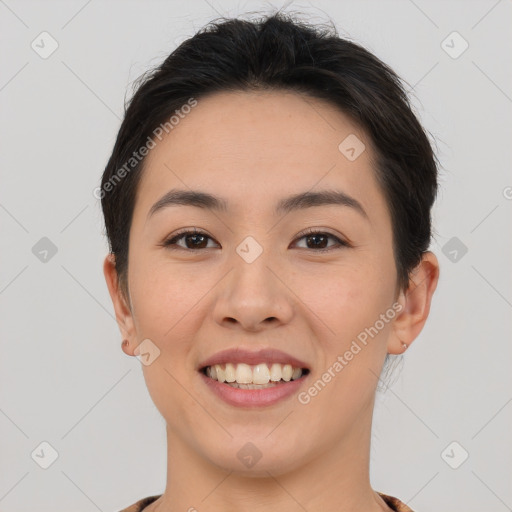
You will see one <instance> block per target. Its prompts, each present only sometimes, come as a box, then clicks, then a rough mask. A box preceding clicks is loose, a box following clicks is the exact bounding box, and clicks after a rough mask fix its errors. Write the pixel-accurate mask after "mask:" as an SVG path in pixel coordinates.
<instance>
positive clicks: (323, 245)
mask: <svg viewBox="0 0 512 512" xmlns="http://www.w3.org/2000/svg"><path fill="white" fill-rule="evenodd" d="M316 238H323V239H324V241H325V239H326V237H325V236H323V235H311V236H309V237H308V242H309V241H310V240H311V239H316ZM315 246H316V247H318V245H317V244H315ZM324 247H325V244H322V249H323V248H324Z"/></svg>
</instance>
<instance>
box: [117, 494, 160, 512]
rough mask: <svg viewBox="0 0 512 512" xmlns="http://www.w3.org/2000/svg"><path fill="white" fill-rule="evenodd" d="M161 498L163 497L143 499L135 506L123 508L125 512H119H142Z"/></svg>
mask: <svg viewBox="0 0 512 512" xmlns="http://www.w3.org/2000/svg"><path fill="white" fill-rule="evenodd" d="M160 496H162V495H161V494H158V495H156V496H148V497H147V498H142V499H141V500H139V501H137V502H136V503H134V504H133V505H130V506H129V507H127V508H123V510H120V511H119V512H142V511H143V510H144V508H145V507H147V506H148V505H150V504H151V503H153V502H154V501H156V500H157V499H158V498H160Z"/></svg>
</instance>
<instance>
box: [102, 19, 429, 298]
mask: <svg viewBox="0 0 512 512" xmlns="http://www.w3.org/2000/svg"><path fill="white" fill-rule="evenodd" d="M136 85H137V86H138V89H137V91H136V93H135V94H134V95H133V97H132V98H131V100H130V101H129V103H128V106H127V107H126V106H125V117H124V120H123V122H122V124H121V127H120V130H119V133H118V135H117V140H116V143H115V146H114V149H113V152H112V155H111V156H110V159H109V161H108V163H107V166H106V168H105V171H104V173H103V177H102V181H101V193H100V197H101V205H102V208H103V214H104V217H105V225H106V233H107V237H108V240H109V244H110V250H111V252H112V253H114V254H115V261H116V270H117V273H118V276H119V282H120V286H121V289H122V291H123V292H124V293H125V295H126V296H127V297H129V294H128V285H127V273H128V246H129V232H130V226H131V222H132V215H133V210H134V205H135V199H136V193H137V187H138V183H139V181H140V178H141V174H142V169H143V164H144V158H141V157H140V156H139V150H140V149H141V148H143V147H144V146H145V145H147V144H148V142H149V141H150V139H151V135H152V134H154V133H155V128H157V127H158V126H159V125H163V124H164V123H166V122H167V123H168V120H169V118H170V117H171V116H172V115H173V114H174V113H179V110H180V109H181V108H183V106H184V105H187V104H190V99H191V98H194V99H195V100H197V99H199V98H201V97H205V96H206V95H207V94H211V93H214V92H217V91H248V90H287V91H292V92H293V91H295V92H297V93H300V94H306V95H308V96H309V97H312V98H318V99H323V100H327V101H328V102H330V103H331V104H332V105H335V106H337V107H338V108H339V109H341V110H342V111H343V112H344V113H345V114H346V115H348V116H349V117H350V119H351V120H352V121H353V122H354V123H356V124H357V125H358V126H360V127H361V128H362V129H363V131H364V133H366V134H367V135H368V136H369V138H370V140H371V145H372V148H373V150H374V153H375V162H374V166H375V175H376V179H377V181H378V183H379V184H380V186H381V189H382V191H383V194H384V196H385V198H386V202H387V205H388V207H389V210H390V215H391V220H392V227H393V251H394V258H395V264H396V268H397V274H398V279H397V290H407V288H408V282H409V275H410V272H411V271H412V270H413V269H414V268H415V267H416V266H417V264H418V263H419V262H420V260H421V256H422V253H423V252H425V251H426V250H427V249H428V247H429V245H430V238H431V213H430V210H431V207H432V205H433V202H434V200H435V196H436V193H437V164H436V157H435V155H434V153H433V150H432V147H431V145H430V143H429V140H428V138H427V136H426V133H425V131H424V130H423V128H422V127H421V125H420V123H419V121H418V120H417V118H416V117H415V115H414V113H413V112H412V109H411V106H410V104H409V100H408V98H407V94H406V92H405V89H404V87H403V85H402V84H401V81H400V78H399V77H398V76H397V75H396V74H395V73H394V71H393V70H392V69H390V68H389V67H388V66H387V65H386V64H384V63H383V62H381V61H380V60H379V59H378V58H377V57H375V56H374V55H373V54H372V53H370V52H369V51H368V50H366V49H364V48H363V47H362V46H360V45H358V44H355V43H353V42H351V41H348V40H346V39H343V38H341V37H339V36H338V33H337V30H336V28H335V27H334V26H333V27H330V28H325V27H323V26H320V25H318V26H312V25H310V24H308V23H304V22H301V21H298V20H294V19H293V17H292V16H290V15H289V14H284V13H280V12H277V13H274V14H271V15H267V16H265V17H263V19H259V20H254V21H247V20H243V19H225V18H222V19H221V20H220V21H212V22H210V23H209V24H208V25H206V26H205V27H203V28H202V29H201V30H200V31H199V32H197V33H196V34H195V35H194V36H193V37H191V38H190V39H187V40H186V41H184V42H183V43H182V44H181V45H180V46H179V47H178V48H177V49H175V50H174V51H173V52H172V53H171V54H170V55H169V56H168V57H167V58H166V59H165V60H164V62H163V63H162V64H161V65H160V66H158V67H156V68H155V69H153V70H151V71H149V72H147V73H146V74H144V75H143V76H142V77H140V78H139V80H138V82H137V83H136ZM340 142H341V141H340ZM141 153H143V152H141ZM135 154H137V158H136V159H135V158H134V155H135ZM127 162H131V163H130V165H131V167H132V168H131V169H130V168H127ZM121 170H124V171H123V172H121Z"/></svg>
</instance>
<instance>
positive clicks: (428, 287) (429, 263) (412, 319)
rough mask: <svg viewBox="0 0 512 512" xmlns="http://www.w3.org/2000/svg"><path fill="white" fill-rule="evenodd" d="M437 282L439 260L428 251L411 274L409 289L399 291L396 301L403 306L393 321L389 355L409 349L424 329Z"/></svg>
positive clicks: (389, 339) (388, 347)
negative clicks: (406, 346)
mask: <svg viewBox="0 0 512 512" xmlns="http://www.w3.org/2000/svg"><path fill="white" fill-rule="evenodd" d="M438 280H439V263H438V261H437V257H436V255H435V254H434V253H433V252H431V251H427V252H425V253H424V254H423V256H422V259H421V262H420V263H419V264H418V266H417V267H416V268H415V269H414V270H413V272H412V273H411V277H410V280H409V287H408V289H407V290H406V291H405V292H404V291H401V292H400V295H399V298H398V301H397V302H398V303H399V304H400V305H401V306H402V307H401V309H400V310H399V311H400V312H399V314H398V315H397V317H396V318H395V320H394V322H393V328H392V332H391V334H390V336H389V338H388V346H387V349H388V353H389V354H402V353H403V352H404V347H403V344H404V343H406V344H407V345H408V346H409V345H410V344H411V343H412V342H413V341H414V339H415V338H416V337H417V336H418V334H419V333H420V332H421V330H422V329H423V326H424V325H425V322H426V321H427V318H428V314H429V312H430V302H431V300H432V295H433V294H434V291H435V289H436V287H437V282H438Z"/></svg>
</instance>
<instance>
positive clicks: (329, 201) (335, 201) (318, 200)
mask: <svg viewBox="0 0 512 512" xmlns="http://www.w3.org/2000/svg"><path fill="white" fill-rule="evenodd" d="M177 205H181V206H195V207H198V208H206V209H208V210H215V211H218V212H227V211H228V201H226V200H225V199H222V198H220V197H218V196H215V195H213V194H209V193H207V192H202V191H200V190H180V189H172V190H170V191H169V192H167V193H166V194H165V195H164V196H162V197H161V198H160V199H159V200H158V201H157V202H156V203H155V204H154V205H153V206H152V207H151V209H150V210H149V212H148V215H147V218H148V219H149V217H151V216H153V215H154V214H155V213H156V212H158V211H160V210H162V209H164V208H167V207H169V206H177ZM332 205H335V206H345V207H349V208H352V209H354V210H355V211H357V212H358V213H359V214H360V215H362V216H363V217H365V218H366V219H368V220H369V217H368V214H367V213H366V211H365V209H364V208H363V206H362V205H361V203H360V202H359V201H358V200H357V199H355V198H353V197H351V196H349V195H348V194H346V193H345V192H341V191H339V190H320V191H318V192H302V193H299V194H295V195H292V196H289V197H285V198H284V199H281V200H280V201H279V202H278V203H277V205H276V207H275V210H274V214H275V215H279V214H285V213H289V212H292V211H297V210H302V209H305V208H311V207H313V206H332Z"/></svg>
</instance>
